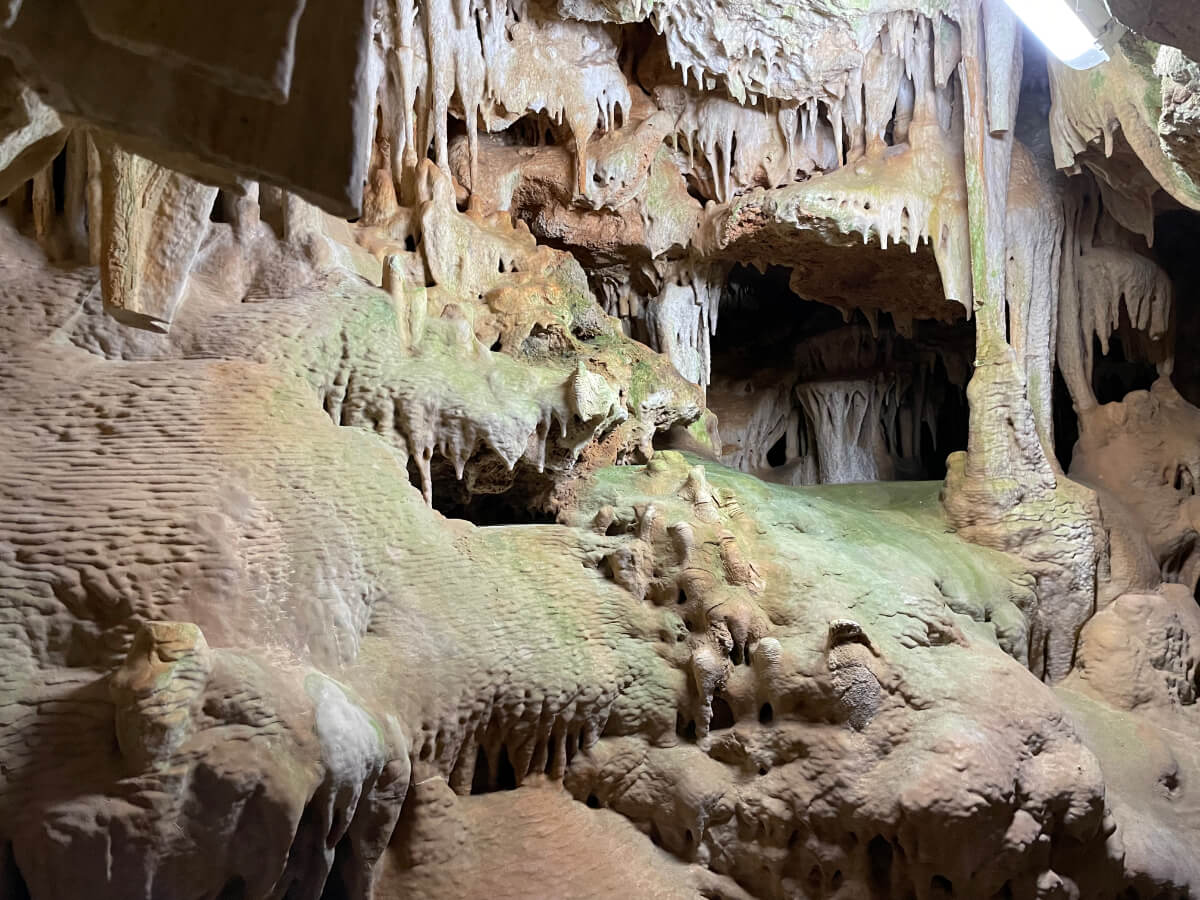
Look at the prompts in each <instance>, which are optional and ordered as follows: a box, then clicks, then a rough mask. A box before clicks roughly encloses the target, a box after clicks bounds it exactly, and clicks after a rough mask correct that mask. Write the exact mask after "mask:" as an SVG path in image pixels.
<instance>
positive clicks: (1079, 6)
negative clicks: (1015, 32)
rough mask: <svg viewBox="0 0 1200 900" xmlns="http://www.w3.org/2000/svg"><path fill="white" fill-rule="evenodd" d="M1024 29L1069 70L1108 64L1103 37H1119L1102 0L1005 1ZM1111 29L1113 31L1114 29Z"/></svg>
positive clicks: (1114, 22)
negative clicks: (1033, 35) (1023, 25)
mask: <svg viewBox="0 0 1200 900" xmlns="http://www.w3.org/2000/svg"><path fill="white" fill-rule="evenodd" d="M1005 2H1006V3H1008V6H1009V8H1010V9H1011V10H1012V11H1013V12H1014V13H1016V14H1017V18H1019V19H1020V20H1021V21H1022V22H1024V23H1025V27H1026V28H1028V29H1029V30H1030V31H1032V32H1033V33H1034V34H1035V35H1037V37H1038V39H1039V40H1040V41H1041V42H1042V43H1043V44H1045V45H1046V49H1048V50H1049V51H1050V52H1051V53H1053V54H1054V55H1055V56H1057V57H1058V58H1059V59H1061V60H1062V61H1063V62H1064V63H1065V64H1066V65H1068V66H1070V67H1071V68H1072V69H1091V68H1095V67H1096V66H1098V65H1100V63H1104V62H1108V53H1106V52H1105V50H1104V47H1103V46H1102V42H1103V39H1104V38H1105V37H1111V36H1112V35H1114V34H1116V35H1117V36H1119V33H1118V31H1117V29H1119V28H1120V26H1119V25H1117V23H1116V20H1115V19H1113V17H1112V15H1111V14H1110V13H1109V11H1108V7H1107V6H1106V5H1105V3H1104V0H1005ZM1114 26H1115V27H1114Z"/></svg>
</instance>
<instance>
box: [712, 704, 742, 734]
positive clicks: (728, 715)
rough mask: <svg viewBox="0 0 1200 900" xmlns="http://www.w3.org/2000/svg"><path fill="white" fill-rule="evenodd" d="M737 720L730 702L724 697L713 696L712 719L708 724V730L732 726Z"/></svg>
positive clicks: (718, 729)
mask: <svg viewBox="0 0 1200 900" xmlns="http://www.w3.org/2000/svg"><path fill="white" fill-rule="evenodd" d="M735 721H736V720H735V719H734V717H733V709H732V707H730V705H729V702H728V701H727V700H726V699H725V698H724V697H713V701H712V721H711V722H709V724H708V730H709V731H720V730H722V729H724V728H732V727H733V725H734V722H735Z"/></svg>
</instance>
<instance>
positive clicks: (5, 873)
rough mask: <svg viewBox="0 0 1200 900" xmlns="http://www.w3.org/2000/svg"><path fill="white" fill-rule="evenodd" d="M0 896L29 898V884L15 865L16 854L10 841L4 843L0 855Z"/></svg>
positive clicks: (15, 898) (17, 898)
mask: <svg viewBox="0 0 1200 900" xmlns="http://www.w3.org/2000/svg"><path fill="white" fill-rule="evenodd" d="M0 897H4V898H11V900H30V893H29V886H28V885H27V884H26V883H25V878H24V877H23V876H22V875H21V870H20V868H18V867H17V859H16V854H15V852H14V851H13V845H12V843H11V842H8V843H6V844H5V845H4V849H3V855H0Z"/></svg>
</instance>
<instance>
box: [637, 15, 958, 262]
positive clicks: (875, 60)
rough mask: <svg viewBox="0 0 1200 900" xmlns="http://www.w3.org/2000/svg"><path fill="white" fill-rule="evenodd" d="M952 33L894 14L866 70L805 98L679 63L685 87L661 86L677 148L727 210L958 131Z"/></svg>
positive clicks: (875, 40)
mask: <svg viewBox="0 0 1200 900" xmlns="http://www.w3.org/2000/svg"><path fill="white" fill-rule="evenodd" d="M666 15H668V16H669V13H668V14H666ZM946 35H957V32H956V31H955V30H954V29H953V27H952V26H949V24H948V23H946V22H943V21H942V20H941V17H940V16H939V17H937V19H936V20H934V19H929V18H926V17H925V16H922V15H918V14H914V13H911V12H902V13H894V14H889V15H888V16H886V17H883V18H882V19H881V25H880V27H879V30H878V31H877V32H876V33H875V34H874V35H873V37H872V38H871V40H870V42H869V43H868V44H867V46H866V47H865V49H864V50H863V51H862V63H861V65H858V66H855V67H852V68H850V69H849V70H847V71H846V72H844V73H843V74H842V75H841V76H839V77H838V78H836V79H834V80H832V81H830V82H828V83H826V84H825V85H823V86H822V87H821V88H820V89H819V90H818V91H817V92H815V93H810V94H809V95H806V96H803V97H797V96H781V95H775V94H772V93H770V92H769V91H756V90H747V89H746V83H745V82H743V80H742V79H741V78H740V77H738V75H737V74H736V72H734V71H731V72H728V73H726V74H725V76H724V83H725V86H726V87H727V88H728V95H727V94H726V91H723V90H720V89H718V81H717V80H716V79H715V78H714V77H712V76H710V75H706V74H705V73H703V72H700V73H693V72H692V64H691V63H689V62H687V61H675V60H672V64H673V65H677V66H678V67H679V69H680V71H681V75H682V81H683V84H682V85H661V86H658V87H656V88H655V89H654V100H655V103H656V104H657V105H658V106H659V107H660V108H661V109H664V110H667V111H668V112H670V113H671V114H672V115H673V116H674V122H675V124H674V128H673V132H672V137H671V141H672V144H673V146H674V147H675V149H676V150H677V151H678V152H679V154H680V162H681V164H682V163H683V160H684V159H686V166H687V170H688V171H689V172H690V173H692V174H693V176H694V177H697V178H698V179H699V180H701V181H702V182H706V183H705V184H704V186H705V187H706V188H708V189H709V191H710V192H711V195H712V196H713V197H714V198H715V199H716V200H718V201H719V202H725V201H728V200H729V199H731V198H732V197H733V196H735V195H736V194H737V193H740V192H742V191H744V190H747V189H749V188H751V187H753V186H756V185H758V186H762V187H781V186H784V185H787V184H790V183H792V182H794V181H796V180H797V179H798V178H799V179H803V178H806V177H808V176H810V175H812V174H813V173H815V172H826V171H831V170H835V169H838V168H840V167H841V166H842V165H843V164H844V163H853V162H855V161H856V160H857V159H859V158H861V157H862V156H863V155H865V154H867V153H875V154H880V153H882V152H884V150H885V148H886V147H888V146H898V145H902V144H906V143H907V142H908V141H909V136H910V129H911V127H912V124H913V122H914V121H917V122H918V123H922V122H929V121H937V122H938V123H939V124H940V125H941V129H942V130H943V131H949V130H950V128H951V115H952V108H953V99H952V92H951V90H950V88H949V84H950V79H951V76H952V74H953V72H954V67H955V65H957V63H958V58H959V55H958V49H957V45H956V43H955V41H954V40H950V39H949V38H947V37H946ZM765 63H766V65H767V66H768V67H769V65H770V61H769V60H766V61H765ZM768 71H769V70H768ZM766 78H767V81H768V83H769V74H768V75H767V76H766ZM689 84H690V85H693V86H689ZM698 161H702V162H703V163H704V167H703V168H701V167H699V166H698V165H697V162H698ZM880 233H881V234H882V233H883V230H882V229H881V230H880ZM889 233H895V234H898V233H899V228H896V229H890V230H889ZM915 243H916V242H915V239H914V240H913V244H914V246H915Z"/></svg>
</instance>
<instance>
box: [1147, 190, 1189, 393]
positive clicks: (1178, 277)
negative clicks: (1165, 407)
mask: <svg viewBox="0 0 1200 900" xmlns="http://www.w3.org/2000/svg"><path fill="white" fill-rule="evenodd" d="M1198 239H1200V213H1195V212H1192V211H1191V210H1186V209H1174V210H1170V211H1167V212H1163V213H1160V214H1159V215H1158V216H1157V217H1155V220H1154V255H1155V257H1156V258H1157V260H1158V264H1159V265H1161V266H1162V267H1163V269H1165V270H1166V273H1167V276H1168V277H1169V278H1170V279H1171V283H1172V285H1173V286H1174V288H1175V324H1174V327H1175V347H1176V349H1177V351H1178V349H1179V348H1188V347H1195V346H1196V345H1197V342H1200V304H1196V303H1193V302H1191V298H1192V297H1195V296H1197V294H1198V293H1200V254H1197V253H1196V245H1197V241H1198ZM1171 381H1172V383H1173V384H1174V385H1175V389H1176V390H1177V391H1179V393H1180V394H1181V395H1182V396H1183V398H1184V399H1185V400H1187V402H1188V403H1191V404H1192V405H1193V406H1197V405H1200V353H1180V352H1177V353H1176V356H1175V368H1174V371H1173V372H1172V374H1171Z"/></svg>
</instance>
